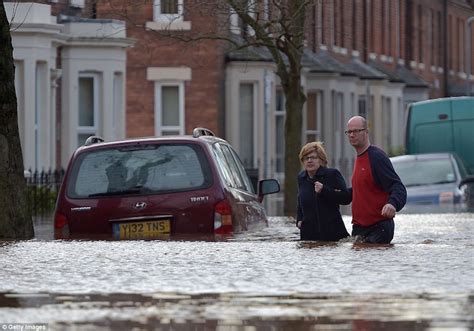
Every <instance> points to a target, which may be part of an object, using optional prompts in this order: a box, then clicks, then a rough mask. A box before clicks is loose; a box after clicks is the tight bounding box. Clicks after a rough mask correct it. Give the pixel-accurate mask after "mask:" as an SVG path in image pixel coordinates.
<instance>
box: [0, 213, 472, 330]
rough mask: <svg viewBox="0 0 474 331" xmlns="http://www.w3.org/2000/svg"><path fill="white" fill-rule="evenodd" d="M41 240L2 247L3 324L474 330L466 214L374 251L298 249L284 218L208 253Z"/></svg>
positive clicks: (192, 248)
mask: <svg viewBox="0 0 474 331" xmlns="http://www.w3.org/2000/svg"><path fill="white" fill-rule="evenodd" d="M345 222H346V225H347V227H348V229H349V228H350V224H349V222H350V220H349V219H348V218H345ZM48 229H50V224H48V223H47V222H43V223H38V226H37V227H36V231H37V232H36V233H37V239H36V240H31V241H21V242H9V243H3V244H2V245H0V255H1V257H2V259H1V260H0V265H1V267H2V272H1V273H0V292H2V293H4V294H3V295H0V324H1V323H48V326H49V329H58V330H60V329H64V328H74V329H77V328H83V329H91V328H97V327H100V326H102V327H104V328H106V329H114V330H115V329H123V330H127V329H132V328H134V327H136V328H138V329H153V328H156V329H160V330H194V329H196V330H256V329H265V330H312V329H321V328H325V329H353V330H379V329H382V328H384V329H389V330H405V329H412V330H427V329H438V328H439V329H443V328H447V329H449V328H456V329H459V330H472V329H473V328H474V318H473V311H474V305H473V301H474V282H473V279H474V214H460V215H446V214H443V215H398V216H397V218H396V230H395V231H396V232H395V238H394V240H393V242H392V244H391V245H378V246H371V245H366V244H355V243H353V242H352V241H351V240H350V239H349V240H344V241H341V242H337V243H318V242H300V241H298V238H299V234H298V230H297V229H296V227H295V226H294V223H293V221H292V220H291V219H287V218H283V217H275V218H272V219H271V221H270V226H269V227H268V228H267V229H264V230H262V231H260V232H258V233H252V234H241V235H237V236H235V237H234V238H232V239H229V240H227V241H216V242H209V241H123V242H110V241H53V240H51V237H49V230H48Z"/></svg>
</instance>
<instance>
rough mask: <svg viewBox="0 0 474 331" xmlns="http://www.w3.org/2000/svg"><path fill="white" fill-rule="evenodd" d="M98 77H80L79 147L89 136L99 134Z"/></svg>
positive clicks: (89, 75) (88, 75) (93, 75)
mask: <svg viewBox="0 0 474 331" xmlns="http://www.w3.org/2000/svg"><path fill="white" fill-rule="evenodd" d="M98 108H99V100H98V77H97V75H95V74H80V76H79V114H78V115H79V118H78V129H77V134H78V136H77V142H78V146H81V145H83V144H84V142H85V141H86V139H87V138H88V137H89V136H92V135H96V134H97V128H98V123H97V121H98V112H99V110H98Z"/></svg>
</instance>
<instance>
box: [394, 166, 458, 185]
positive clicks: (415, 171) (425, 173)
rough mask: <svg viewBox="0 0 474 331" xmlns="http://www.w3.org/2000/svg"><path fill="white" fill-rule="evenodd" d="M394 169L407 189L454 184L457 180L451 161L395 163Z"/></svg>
mask: <svg viewBox="0 0 474 331" xmlns="http://www.w3.org/2000/svg"><path fill="white" fill-rule="evenodd" d="M393 167H394V168H395V171H396V172H397V174H398V175H399V176H400V179H401V180H402V182H403V184H404V185H405V186H406V187H410V186H420V185H432V184H444V183H453V182H455V180H456V176H455V174H454V169H453V165H452V163H451V161H450V160H449V159H417V160H409V161H399V162H394V163H393Z"/></svg>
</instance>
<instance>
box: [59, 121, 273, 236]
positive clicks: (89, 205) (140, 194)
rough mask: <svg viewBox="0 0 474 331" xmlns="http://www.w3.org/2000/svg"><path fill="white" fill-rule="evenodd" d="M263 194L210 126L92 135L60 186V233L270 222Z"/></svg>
mask: <svg viewBox="0 0 474 331" xmlns="http://www.w3.org/2000/svg"><path fill="white" fill-rule="evenodd" d="M279 190H280V186H279V183H278V181H276V180H274V179H265V180H261V181H259V182H258V192H257V193H256V192H255V190H254V188H253V186H252V183H251V181H250V179H249V177H248V175H247V174H246V172H245V169H244V167H243V165H242V162H241V161H240V159H239V157H238V155H237V153H236V152H235V151H234V149H233V148H232V146H231V145H230V144H229V143H228V142H227V141H225V140H223V139H220V138H218V137H216V136H214V134H213V133H212V132H211V131H210V130H208V129H204V128H196V129H194V131H193V135H192V136H166V137H159V138H141V139H130V140H122V141H114V142H104V141H103V139H101V138H99V137H90V138H89V139H88V140H87V141H86V143H85V145H84V146H82V147H80V148H78V149H77V150H76V151H75V153H74V154H73V156H72V158H71V160H70V162H69V165H68V167H67V170H66V174H65V177H64V180H63V183H62V185H61V189H60V191H59V195H58V200H57V205H56V211H55V220H54V227H55V237H56V238H58V239H59V238H84V237H85V238H92V237H97V236H99V237H102V236H104V237H112V238H114V239H154V238H162V237H169V236H173V235H187V234H193V235H198V234H201V235H216V234H217V235H221V234H230V233H237V232H242V231H247V230H251V229H255V228H257V227H262V226H266V225H267V224H268V223H267V216H266V213H265V210H264V207H263V205H262V204H261V202H262V200H263V197H264V196H265V195H267V194H271V193H276V192H278V191H279Z"/></svg>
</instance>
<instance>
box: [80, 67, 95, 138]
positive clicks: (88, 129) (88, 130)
mask: <svg viewBox="0 0 474 331" xmlns="http://www.w3.org/2000/svg"><path fill="white" fill-rule="evenodd" d="M81 78H92V81H93V93H94V95H93V98H94V99H93V102H92V106H93V107H94V108H93V110H92V113H93V116H94V125H93V126H80V125H79V116H80V111H81V110H80V109H79V90H78V95H77V96H78V100H77V105H78V109H77V139H78V141H79V135H82V134H89V135H96V134H97V132H98V129H99V118H100V117H99V100H100V95H99V75H98V74H94V73H86V72H84V73H80V74H79V78H78V82H77V83H78V86H79V85H80V84H79V79H81Z"/></svg>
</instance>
